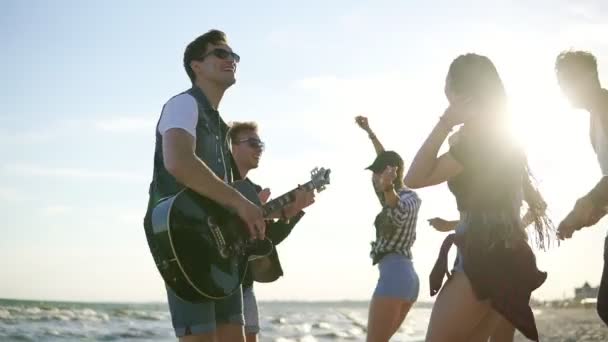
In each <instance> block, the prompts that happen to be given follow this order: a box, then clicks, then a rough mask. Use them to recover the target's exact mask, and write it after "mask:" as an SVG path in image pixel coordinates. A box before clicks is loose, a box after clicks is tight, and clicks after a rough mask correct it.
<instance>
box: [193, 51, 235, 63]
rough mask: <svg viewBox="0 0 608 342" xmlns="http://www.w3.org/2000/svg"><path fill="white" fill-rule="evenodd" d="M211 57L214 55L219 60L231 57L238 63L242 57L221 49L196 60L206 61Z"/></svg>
mask: <svg viewBox="0 0 608 342" xmlns="http://www.w3.org/2000/svg"><path fill="white" fill-rule="evenodd" d="M211 55H214V56H215V57H217V58H219V59H227V58H228V57H229V56H232V59H234V61H235V62H236V63H238V62H240V61H241V56H239V55H237V54H236V53H235V52H232V51H228V50H226V49H220V48H216V49H213V50H211V51H209V52H207V53H206V54H204V55H202V56H201V57H199V58H196V60H199V61H202V60H203V59H205V58H207V57H208V56H211Z"/></svg>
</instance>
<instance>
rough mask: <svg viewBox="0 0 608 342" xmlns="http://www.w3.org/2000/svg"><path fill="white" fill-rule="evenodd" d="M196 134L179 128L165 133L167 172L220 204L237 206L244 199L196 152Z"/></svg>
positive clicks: (164, 149)
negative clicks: (193, 134) (194, 135)
mask: <svg viewBox="0 0 608 342" xmlns="http://www.w3.org/2000/svg"><path fill="white" fill-rule="evenodd" d="M194 144H195V140H194V137H193V136H191V135H190V134H189V133H187V132H186V131H184V130H182V129H179V128H171V129H169V130H167V131H166V132H165V133H164V134H163V159H164V162H165V168H166V169H167V171H168V172H169V173H170V174H171V175H172V176H173V177H175V179H176V180H177V181H178V182H179V183H181V184H182V185H184V186H186V187H188V188H190V189H192V190H194V191H196V192H198V193H199V194H201V195H203V196H205V197H208V198H210V199H212V200H214V201H215V202H218V203H219V204H221V205H223V206H226V207H230V208H236V207H237V206H238V203H239V201H240V200H242V199H244V197H243V195H241V194H240V193H239V192H238V191H237V190H235V189H234V188H233V187H231V186H229V185H228V184H226V183H225V182H224V181H223V180H222V179H220V178H219V177H217V176H216V175H215V173H213V171H211V169H209V167H208V166H207V165H206V164H205V162H203V161H202V160H201V159H199V158H198V157H197V156H196V154H195V153H194V148H195V147H194Z"/></svg>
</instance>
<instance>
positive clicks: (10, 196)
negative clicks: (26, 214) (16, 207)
mask: <svg viewBox="0 0 608 342" xmlns="http://www.w3.org/2000/svg"><path fill="white" fill-rule="evenodd" d="M25 199H26V196H25V195H24V194H23V192H21V191H19V190H17V189H14V188H9V187H4V186H0V201H1V202H10V203H18V202H22V201H24V200H25Z"/></svg>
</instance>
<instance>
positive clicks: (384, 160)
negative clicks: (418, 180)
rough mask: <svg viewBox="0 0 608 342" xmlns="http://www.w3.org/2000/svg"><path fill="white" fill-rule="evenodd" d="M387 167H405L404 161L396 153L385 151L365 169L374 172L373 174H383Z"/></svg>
mask: <svg viewBox="0 0 608 342" xmlns="http://www.w3.org/2000/svg"><path fill="white" fill-rule="evenodd" d="M387 166H395V167H403V159H401V157H400V156H399V154H398V153H397V152H395V151H384V152H382V153H380V154H379V155H378V156H377V157H376V159H375V160H374V162H373V163H372V165H370V166H368V167H366V168H365V169H366V170H372V172H381V171H383V170H384V169H385V168H386V167H387Z"/></svg>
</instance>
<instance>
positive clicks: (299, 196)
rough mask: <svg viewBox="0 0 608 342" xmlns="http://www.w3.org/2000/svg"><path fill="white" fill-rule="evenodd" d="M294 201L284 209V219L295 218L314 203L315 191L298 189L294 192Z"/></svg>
mask: <svg viewBox="0 0 608 342" xmlns="http://www.w3.org/2000/svg"><path fill="white" fill-rule="evenodd" d="M294 194H295V198H294V201H293V202H292V203H291V204H290V205H288V206H286V207H285V210H284V214H285V217H286V218H292V217H294V216H296V215H297V214H298V213H299V212H300V211H302V209H304V208H306V207H308V206H310V205H311V204H313V203H315V191H314V190H310V191H306V190H304V189H298V190H296V191H295V193H294Z"/></svg>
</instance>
